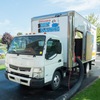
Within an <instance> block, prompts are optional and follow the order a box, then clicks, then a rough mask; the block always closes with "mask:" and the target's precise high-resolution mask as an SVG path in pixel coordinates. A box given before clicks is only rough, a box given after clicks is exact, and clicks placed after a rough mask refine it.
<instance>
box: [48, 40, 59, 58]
mask: <svg viewBox="0 0 100 100" xmlns="http://www.w3.org/2000/svg"><path fill="white" fill-rule="evenodd" d="M59 43H60V41H59V40H55V39H49V40H48V42H47V54H48V56H49V57H51V56H53V55H54V54H58V50H57V49H58V48H57V47H58V44H59Z"/></svg>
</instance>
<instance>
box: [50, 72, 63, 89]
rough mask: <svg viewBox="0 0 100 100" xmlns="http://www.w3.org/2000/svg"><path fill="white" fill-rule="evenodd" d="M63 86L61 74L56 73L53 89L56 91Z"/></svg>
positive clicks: (52, 84) (52, 83)
mask: <svg viewBox="0 0 100 100" xmlns="http://www.w3.org/2000/svg"><path fill="white" fill-rule="evenodd" d="M60 84H61V74H60V72H59V71H56V72H55V73H54V75H53V79H52V82H51V89H52V90H56V89H58V88H59V87H60Z"/></svg>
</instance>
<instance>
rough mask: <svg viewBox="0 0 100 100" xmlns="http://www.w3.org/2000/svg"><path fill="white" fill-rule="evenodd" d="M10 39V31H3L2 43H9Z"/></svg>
mask: <svg viewBox="0 0 100 100" xmlns="http://www.w3.org/2000/svg"><path fill="white" fill-rule="evenodd" d="M12 39H13V37H12V36H11V35H10V33H8V32H5V33H4V34H3V36H2V43H3V44H8V45H9V44H10V42H11V40H12Z"/></svg>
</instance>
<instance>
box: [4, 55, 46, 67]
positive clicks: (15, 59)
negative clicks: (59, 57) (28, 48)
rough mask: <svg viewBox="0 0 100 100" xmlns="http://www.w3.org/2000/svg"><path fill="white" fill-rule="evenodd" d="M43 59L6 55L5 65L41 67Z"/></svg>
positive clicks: (41, 57) (39, 57)
mask: <svg viewBox="0 0 100 100" xmlns="http://www.w3.org/2000/svg"><path fill="white" fill-rule="evenodd" d="M43 58H44V57H43V56H36V57H33V55H19V56H18V55H16V54H7V55H6V59H5V63H7V64H11V65H15V66H19V67H43V66H44V59H43Z"/></svg>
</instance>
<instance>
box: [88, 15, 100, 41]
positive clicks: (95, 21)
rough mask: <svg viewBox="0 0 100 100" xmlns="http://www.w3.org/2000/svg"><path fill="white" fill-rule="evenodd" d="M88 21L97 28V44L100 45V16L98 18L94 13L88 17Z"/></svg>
mask: <svg viewBox="0 0 100 100" xmlns="http://www.w3.org/2000/svg"><path fill="white" fill-rule="evenodd" d="M86 18H87V20H88V21H89V22H90V23H92V24H93V25H95V26H96V27H97V42H99V43H100V22H99V16H96V15H95V14H94V13H92V14H90V15H88V16H86Z"/></svg>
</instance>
